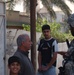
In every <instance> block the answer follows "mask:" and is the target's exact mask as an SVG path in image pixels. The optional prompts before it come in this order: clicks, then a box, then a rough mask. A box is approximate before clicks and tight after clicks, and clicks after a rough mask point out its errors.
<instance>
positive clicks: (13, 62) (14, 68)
mask: <svg viewBox="0 0 74 75" xmlns="http://www.w3.org/2000/svg"><path fill="white" fill-rule="evenodd" d="M8 68H9V75H19V72H20V60H19V58H18V57H16V56H12V57H10V58H9V59H8Z"/></svg>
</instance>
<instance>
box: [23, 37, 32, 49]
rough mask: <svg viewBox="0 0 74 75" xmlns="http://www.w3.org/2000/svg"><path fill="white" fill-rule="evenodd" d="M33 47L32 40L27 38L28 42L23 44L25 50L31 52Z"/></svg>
mask: <svg viewBox="0 0 74 75" xmlns="http://www.w3.org/2000/svg"><path fill="white" fill-rule="evenodd" d="M31 45H32V42H31V39H30V38H29V37H28V36H27V37H26V41H25V42H24V44H23V46H24V48H25V50H30V49H31Z"/></svg>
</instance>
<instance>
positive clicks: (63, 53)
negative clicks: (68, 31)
mask: <svg viewBox="0 0 74 75" xmlns="http://www.w3.org/2000/svg"><path fill="white" fill-rule="evenodd" d="M57 53H58V54H61V55H65V54H66V53H67V52H63V51H60V52H57Z"/></svg>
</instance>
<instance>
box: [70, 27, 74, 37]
mask: <svg viewBox="0 0 74 75" xmlns="http://www.w3.org/2000/svg"><path fill="white" fill-rule="evenodd" d="M70 30H71V34H72V36H74V27H71V26H70Z"/></svg>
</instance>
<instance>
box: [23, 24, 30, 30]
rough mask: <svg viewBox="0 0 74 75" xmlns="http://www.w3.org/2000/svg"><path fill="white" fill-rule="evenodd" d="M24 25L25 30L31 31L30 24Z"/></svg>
mask: <svg viewBox="0 0 74 75" xmlns="http://www.w3.org/2000/svg"><path fill="white" fill-rule="evenodd" d="M22 27H23V29H24V30H26V31H30V25H25V24H23V25H22Z"/></svg>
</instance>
